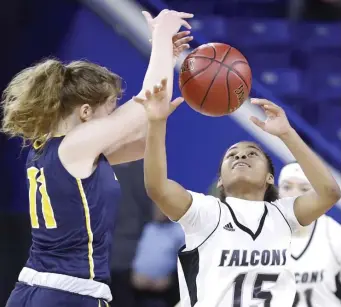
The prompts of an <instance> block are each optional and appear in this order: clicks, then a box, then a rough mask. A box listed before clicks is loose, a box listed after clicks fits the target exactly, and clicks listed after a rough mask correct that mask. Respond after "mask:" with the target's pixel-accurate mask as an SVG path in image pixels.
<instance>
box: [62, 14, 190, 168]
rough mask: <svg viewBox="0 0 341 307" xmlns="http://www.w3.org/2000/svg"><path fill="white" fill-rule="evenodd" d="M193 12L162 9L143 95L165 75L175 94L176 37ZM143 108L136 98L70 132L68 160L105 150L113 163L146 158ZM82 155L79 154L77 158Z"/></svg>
mask: <svg viewBox="0 0 341 307" xmlns="http://www.w3.org/2000/svg"><path fill="white" fill-rule="evenodd" d="M190 17H192V14H187V13H178V12H175V11H168V10H164V11H162V12H161V13H160V14H159V15H158V16H157V17H156V18H155V19H154V20H153V24H154V31H153V33H152V37H153V44H152V52H151V57H150V62H149V66H148V70H147V72H146V75H145V79H144V82H143V86H142V89H141V93H140V94H139V95H141V94H143V93H144V90H145V89H147V88H151V87H152V86H153V85H154V84H156V83H157V82H159V80H160V79H161V78H163V77H167V78H168V79H169V80H170V86H169V87H168V93H167V95H168V96H169V97H171V93H172V80H173V41H172V38H173V36H174V35H175V34H176V33H177V32H178V30H179V29H180V27H181V26H186V27H188V28H189V27H190V26H189V25H188V23H187V22H186V21H185V20H184V18H190ZM146 122H147V120H146V116H145V113H144V111H143V108H141V106H139V105H138V104H136V103H135V102H133V101H129V102H127V103H125V104H124V105H123V106H122V107H119V108H118V109H117V110H115V111H114V112H112V114H110V115H109V116H107V117H105V118H100V119H98V120H92V121H90V122H87V123H85V124H83V125H79V126H78V127H77V128H76V129H74V130H73V131H72V132H71V133H69V134H68V135H67V137H66V138H65V140H64V141H63V144H62V146H61V148H60V154H61V156H62V159H63V161H64V163H66V164H77V163H78V162H80V161H81V160H82V159H88V160H90V161H91V160H93V159H94V158H95V157H97V156H98V155H99V154H100V153H105V154H106V156H107V157H108V159H109V161H110V162H111V164H118V163H122V162H126V161H127V160H136V159H141V158H142V157H143V151H144V145H145V143H144V141H145V133H146ZM77 156H78V157H77Z"/></svg>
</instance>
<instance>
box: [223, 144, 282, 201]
mask: <svg viewBox="0 0 341 307" xmlns="http://www.w3.org/2000/svg"><path fill="white" fill-rule="evenodd" d="M260 149H261V148H260ZM261 151H262V152H263V154H264V156H265V158H266V160H267V162H268V168H269V172H270V174H272V175H273V176H274V177H275V167H274V164H273V162H272V159H271V158H270V156H269V155H268V154H267V153H266V152H264V150H263V149H261ZM223 162H224V157H223V158H222V159H221V162H220V166H219V172H218V176H219V178H220V177H221V167H222V165H223ZM225 198H226V195H225V191H224V187H223V186H220V187H219V199H220V200H221V201H222V202H224V201H225ZM277 199H279V194H278V188H277V186H276V185H275V184H269V185H268V187H267V189H266V191H265V194H264V201H266V202H273V201H275V200H277Z"/></svg>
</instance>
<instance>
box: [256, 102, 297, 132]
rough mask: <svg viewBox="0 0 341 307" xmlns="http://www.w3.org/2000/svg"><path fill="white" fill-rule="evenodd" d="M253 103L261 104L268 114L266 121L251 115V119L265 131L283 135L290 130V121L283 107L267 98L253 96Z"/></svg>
mask: <svg viewBox="0 0 341 307" xmlns="http://www.w3.org/2000/svg"><path fill="white" fill-rule="evenodd" d="M251 103H252V104H255V105H258V106H260V107H261V108H262V109H263V110H264V112H265V114H266V116H267V118H266V120H265V121H261V120H260V119H258V118H257V117H255V116H251V117H250V120H251V121H252V122H253V123H254V124H255V125H256V126H258V127H259V128H261V129H262V130H264V131H265V132H268V133H270V134H272V135H275V136H278V137H281V136H283V135H285V134H287V133H288V132H289V131H290V129H291V126H290V123H289V121H288V118H287V116H286V115H285V112H284V110H283V109H282V108H281V107H279V106H278V105H276V104H274V103H273V102H271V101H269V100H266V99H258V98H252V99H251Z"/></svg>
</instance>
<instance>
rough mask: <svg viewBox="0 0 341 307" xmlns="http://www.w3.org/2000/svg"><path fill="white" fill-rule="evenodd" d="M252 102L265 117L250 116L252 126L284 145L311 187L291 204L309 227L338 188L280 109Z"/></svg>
mask: <svg viewBox="0 0 341 307" xmlns="http://www.w3.org/2000/svg"><path fill="white" fill-rule="evenodd" d="M252 103H254V104H256V105H259V106H261V107H262V108H263V109H264V110H265V113H266V115H267V116H268V119H267V120H266V121H265V122H262V121H260V120H259V119H257V118H255V117H251V120H252V121H253V123H255V124H256V125H257V126H258V127H260V128H261V129H263V130H264V131H266V132H268V133H270V134H273V135H276V136H278V137H279V138H280V139H281V140H282V141H283V142H284V144H285V145H286V146H287V147H288V148H289V150H290V151H291V152H292V154H293V155H294V157H295V158H296V160H297V162H298V163H299V164H300V166H301V167H302V170H303V172H304V174H305V175H306V176H307V178H308V180H309V182H310V183H311V185H312V186H313V190H311V191H309V192H307V193H305V194H303V195H302V196H299V197H297V199H296V201H295V205H294V212H295V215H296V217H297V220H298V221H299V223H300V224H301V225H303V226H306V225H309V224H310V223H311V222H313V221H314V220H316V219H317V218H318V217H320V216H321V215H322V214H324V213H325V212H326V211H327V210H329V209H330V208H331V207H332V206H333V205H334V204H335V203H336V202H337V201H338V200H339V199H340V197H341V192H340V187H339V186H338V184H337V182H336V181H335V179H334V177H333V176H332V174H331V173H330V172H329V170H328V168H327V167H326V165H324V163H323V162H322V161H321V159H320V158H319V157H318V156H317V155H316V154H315V153H314V152H313V151H312V150H311V149H310V148H309V147H308V146H307V145H306V144H305V143H304V141H303V140H302V139H301V138H300V136H299V135H298V134H297V132H296V131H295V130H294V129H293V128H292V127H291V126H290V124H289V122H288V119H287V118H286V115H285V112H284V110H283V109H282V108H280V107H278V106H277V105H275V104H274V103H272V102H270V101H268V100H265V99H252Z"/></svg>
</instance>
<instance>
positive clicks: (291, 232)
mask: <svg viewBox="0 0 341 307" xmlns="http://www.w3.org/2000/svg"><path fill="white" fill-rule="evenodd" d="M269 204H270V205H273V206H274V207H275V208H276V209H277V210H278V211H279V213H280V214H281V215H282V216H283V218H284V220H285V222H286V223H287V225H288V226H289V229H290V232H291V234H292V233H293V231H292V229H291V226H290V224H289V222H288V220H287V219H286V218H285V216H284V214H283V212H282V211H281V210H280V209H279V208H278V207H277V206H276V205H275V204H274V203H269Z"/></svg>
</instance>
